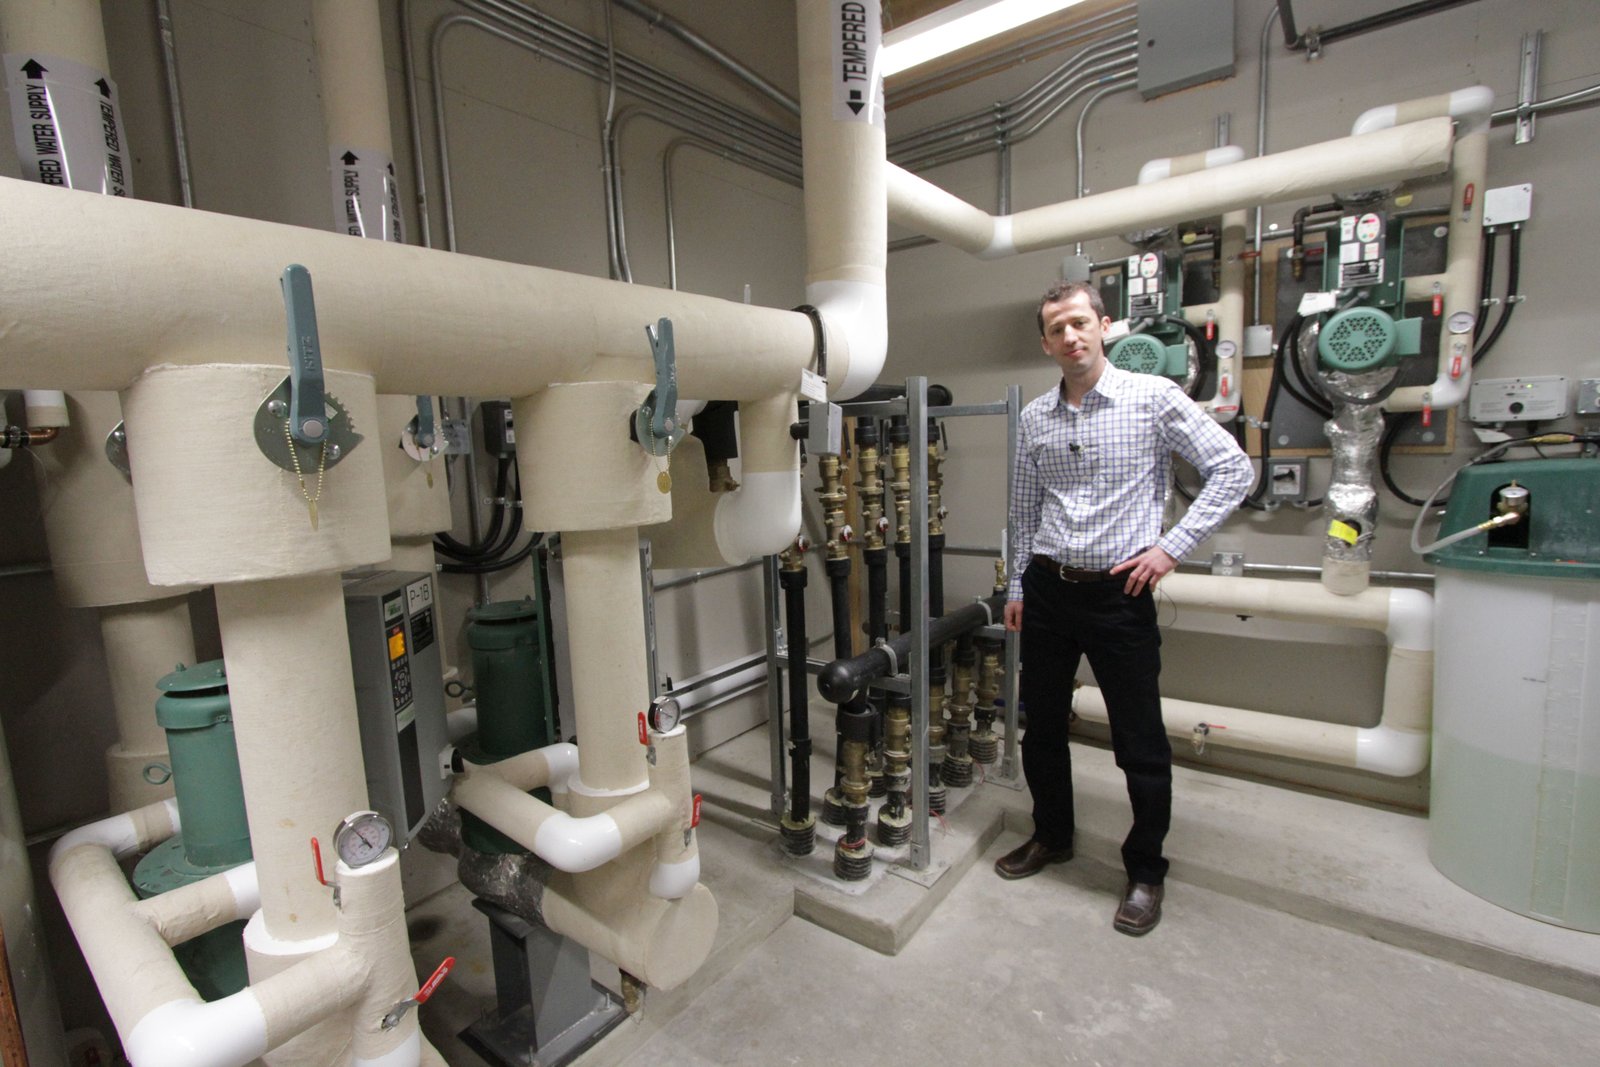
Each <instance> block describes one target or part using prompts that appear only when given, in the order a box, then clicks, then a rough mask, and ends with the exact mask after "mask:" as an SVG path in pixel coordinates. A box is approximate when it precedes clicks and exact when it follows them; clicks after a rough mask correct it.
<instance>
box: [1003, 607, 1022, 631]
mask: <svg viewBox="0 0 1600 1067" xmlns="http://www.w3.org/2000/svg"><path fill="white" fill-rule="evenodd" d="M1005 621H1006V629H1007V630H1012V631H1020V630H1021V629H1022V601H1020V600H1008V601H1006V614H1005Z"/></svg>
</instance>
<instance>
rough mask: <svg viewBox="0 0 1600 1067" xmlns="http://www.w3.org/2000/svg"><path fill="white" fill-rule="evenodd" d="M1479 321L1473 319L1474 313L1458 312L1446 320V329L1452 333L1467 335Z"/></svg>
mask: <svg viewBox="0 0 1600 1067" xmlns="http://www.w3.org/2000/svg"><path fill="white" fill-rule="evenodd" d="M1477 321H1478V320H1477V319H1475V318H1474V317H1473V315H1472V312H1470V311H1457V312H1455V313H1453V314H1452V315H1451V316H1450V317H1449V318H1448V319H1446V320H1445V328H1446V329H1448V330H1449V331H1450V332H1451V333H1466V332H1467V331H1468V330H1470V329H1472V327H1473V326H1475V325H1477Z"/></svg>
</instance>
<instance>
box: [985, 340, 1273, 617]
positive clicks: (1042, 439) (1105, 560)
mask: <svg viewBox="0 0 1600 1067" xmlns="http://www.w3.org/2000/svg"><path fill="white" fill-rule="evenodd" d="M1174 452H1176V453H1177V454H1178V455H1180V456H1182V457H1183V458H1184V459H1186V460H1188V461H1189V462H1190V463H1192V464H1193V465H1194V467H1195V469H1196V470H1198V471H1199V472H1200V473H1201V474H1202V475H1203V476H1204V477H1205V488H1204V489H1203V490H1202V491H1201V492H1200V494H1199V496H1198V497H1196V499H1195V501H1194V503H1193V504H1191V505H1190V506H1189V510H1188V511H1187V512H1186V513H1185V514H1184V516H1183V518H1182V519H1180V520H1179V521H1178V524H1177V525H1176V526H1174V527H1173V528H1172V529H1170V530H1168V531H1167V532H1166V533H1165V534H1163V533H1162V532H1161V519H1162V511H1163V507H1164V503H1165V495H1166V487H1167V480H1168V477H1169V472H1170V471H1171V469H1172V454H1173V453H1174ZM1254 480H1255V472H1254V470H1253V468H1252V467H1251V465H1250V459H1249V457H1248V456H1246V455H1245V454H1244V452H1243V450H1241V449H1240V448H1239V444H1238V442H1237V441H1235V440H1234V439H1233V437H1232V435H1231V434H1229V433H1228V432H1227V431H1226V430H1224V429H1223V428H1222V427H1221V426H1218V425H1217V424H1216V423H1215V422H1214V421H1212V419H1211V418H1210V416H1208V415H1207V414H1206V413H1205V412H1204V411H1202V410H1201V409H1200V408H1199V406H1198V405H1196V404H1195V403H1194V401H1192V400H1190V399H1189V398H1188V397H1187V396H1185V395H1184V393H1183V390H1182V389H1180V388H1179V387H1178V386H1177V385H1176V384H1175V383H1174V382H1172V381H1170V380H1168V379H1166V378H1161V377H1157V376H1155V375H1151V374H1133V373H1130V372H1128V371H1124V370H1119V369H1118V368H1116V367H1114V366H1112V365H1110V364H1107V365H1106V367H1105V370H1104V371H1102V372H1101V374H1100V380H1099V381H1097V382H1096V383H1095V385H1094V387H1093V388H1092V389H1090V390H1089V392H1088V393H1087V394H1086V395H1085V396H1084V398H1083V403H1082V405H1081V406H1080V407H1077V408H1074V407H1072V406H1071V405H1069V404H1068V403H1067V402H1066V400H1065V399H1064V398H1063V397H1062V395H1061V389H1060V386H1059V384H1058V385H1057V387H1056V388H1054V389H1052V390H1050V392H1048V393H1046V394H1045V395H1043V396H1041V397H1038V398H1037V399H1035V400H1033V401H1031V402H1030V403H1029V404H1028V406H1027V407H1025V408H1023V409H1022V428H1021V440H1020V441H1019V442H1018V445H1017V465H1016V469H1015V470H1014V471H1012V475H1011V501H1012V503H1011V515H1010V542H1011V576H1010V581H1009V584H1008V590H1007V596H1008V598H1009V599H1011V600H1021V599H1022V572H1023V571H1024V570H1026V569H1027V566H1028V563H1029V560H1030V559H1031V558H1032V557H1033V556H1034V555H1035V554H1039V555H1045V556H1049V557H1051V558H1052V559H1054V560H1056V561H1057V562H1059V563H1064V564H1066V565H1067V566H1069V567H1079V568H1082V569H1085V570H1106V569H1108V568H1110V567H1112V566H1114V565H1116V564H1118V563H1121V562H1122V561H1123V560H1125V559H1128V558H1130V557H1132V556H1134V555H1136V554H1138V553H1139V552H1142V551H1144V550H1145V549H1146V548H1149V547H1150V546H1151V545H1159V546H1160V547H1161V548H1162V549H1163V550H1164V551H1165V552H1166V553H1167V554H1168V555H1170V556H1171V557H1172V558H1173V559H1178V560H1181V559H1182V558H1183V557H1184V556H1186V555H1188V553H1189V552H1190V551H1191V550H1193V548H1194V546H1195V545H1197V544H1199V543H1200V542H1201V541H1204V540H1205V539H1206V538H1207V537H1210V536H1211V534H1212V532H1213V531H1215V530H1216V528H1217V527H1218V526H1221V525H1222V523H1223V520H1225V519H1226V518H1227V517H1228V516H1229V515H1231V514H1232V513H1233V510H1234V508H1236V507H1238V506H1239V501H1240V500H1242V499H1243V498H1244V494H1245V493H1246V492H1247V491H1248V490H1249V488H1250V484H1251V483H1252V482H1253V481H1254Z"/></svg>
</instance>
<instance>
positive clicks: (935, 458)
mask: <svg viewBox="0 0 1600 1067" xmlns="http://www.w3.org/2000/svg"><path fill="white" fill-rule="evenodd" d="M942 460H943V455H942V453H940V451H939V428H938V426H937V425H935V424H933V423H929V424H928V536H929V537H938V536H940V535H941V534H943V533H944V517H945V516H946V515H948V514H949V512H948V511H946V510H945V507H944V475H943V473H942V472H941V471H940V464H941V462H942Z"/></svg>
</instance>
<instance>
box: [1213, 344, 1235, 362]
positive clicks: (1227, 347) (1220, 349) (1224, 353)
mask: <svg viewBox="0 0 1600 1067" xmlns="http://www.w3.org/2000/svg"><path fill="white" fill-rule="evenodd" d="M1237 351H1239V346H1238V345H1236V344H1234V343H1233V342H1232V341H1218V342H1217V358H1218V359H1232V358H1233V354H1234V353H1235V352H1237Z"/></svg>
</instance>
